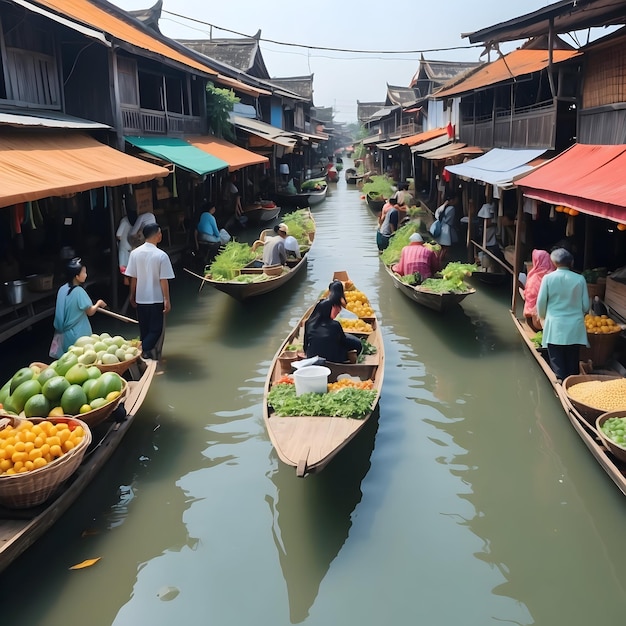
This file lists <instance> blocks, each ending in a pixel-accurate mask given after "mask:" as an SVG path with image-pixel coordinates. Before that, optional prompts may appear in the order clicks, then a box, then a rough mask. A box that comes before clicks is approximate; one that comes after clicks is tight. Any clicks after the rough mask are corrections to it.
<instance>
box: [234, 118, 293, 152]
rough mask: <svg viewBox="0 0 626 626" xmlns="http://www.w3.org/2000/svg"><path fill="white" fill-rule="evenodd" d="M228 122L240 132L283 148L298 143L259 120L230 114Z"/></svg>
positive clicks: (286, 133)
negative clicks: (243, 131) (239, 129)
mask: <svg viewBox="0 0 626 626" xmlns="http://www.w3.org/2000/svg"><path fill="white" fill-rule="evenodd" d="M230 121H231V122H232V123H233V124H234V125H235V126H236V127H237V128H241V130H245V131H246V132H247V133H251V134H252V135H256V136H257V137H260V138H262V139H265V140H266V141H269V142H270V143H275V144H277V145H279V146H283V147H284V148H293V147H294V146H295V145H296V143H298V141H297V139H295V138H294V137H291V136H290V135H289V133H288V131H285V130H283V129H282V128H278V127H277V126H272V125H271V124H266V123H265V122H261V121H260V120H252V119H250V118H247V117H242V116H241V115H233V114H232V113H231V116H230Z"/></svg>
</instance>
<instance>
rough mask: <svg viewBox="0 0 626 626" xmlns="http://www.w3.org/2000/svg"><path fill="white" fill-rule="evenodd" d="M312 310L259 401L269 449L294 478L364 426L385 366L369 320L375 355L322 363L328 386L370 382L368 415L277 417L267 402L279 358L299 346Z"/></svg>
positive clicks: (324, 461) (318, 466)
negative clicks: (347, 380) (340, 380)
mask: <svg viewBox="0 0 626 626" xmlns="http://www.w3.org/2000/svg"><path fill="white" fill-rule="evenodd" d="M337 274H339V275H340V276H342V278H340V279H341V280H343V279H344V277H345V279H346V280H347V274H345V272H340V273H336V276H337ZM314 306H315V305H313V306H311V307H310V308H309V309H308V310H307V311H306V313H305V314H304V315H303V317H302V319H301V320H300V321H299V322H298V323H297V324H296V326H295V327H294V329H293V330H292V331H291V332H290V333H289V335H288V336H287V338H286V339H285V341H283V343H282V345H281V346H280V348H279V349H278V351H277V352H276V354H275V355H274V359H273V361H272V364H271V365H270V368H269V372H268V375H267V378H266V381H265V390H264V398H263V419H264V421H265V427H266V428H267V432H268V435H269V437H270V440H271V441H272V445H273V446H274V449H275V450H276V453H277V454H278V456H279V458H280V460H281V461H282V462H283V463H285V464H287V465H290V466H292V467H295V468H296V475H297V476H299V477H303V476H306V475H308V474H315V473H318V472H320V471H321V470H323V469H324V468H325V467H326V466H327V465H328V464H329V463H330V461H331V460H332V459H333V458H334V457H335V456H336V455H337V454H338V453H339V451H340V450H342V449H343V448H344V447H345V446H346V445H347V444H348V443H349V442H350V441H351V440H352V439H353V438H354V437H355V436H356V435H357V434H358V433H359V431H361V429H362V428H363V427H364V426H365V424H366V423H367V421H368V420H369V419H370V418H371V415H372V413H373V412H374V411H375V410H376V406H377V404H378V400H379V398H380V390H381V387H382V384H383V375H384V365H385V353H384V347H383V339H382V332H381V330H380V327H379V325H378V323H377V320H376V319H375V318H373V319H372V320H371V324H372V326H373V329H374V330H373V332H372V333H370V334H369V335H368V336H367V341H369V343H371V344H372V345H374V346H375V347H376V353H375V354H371V355H367V356H365V357H364V360H363V362H362V363H354V364H352V363H330V362H326V366H327V367H328V368H329V369H330V371H331V373H330V375H329V378H328V380H329V382H335V381H336V380H337V377H338V376H339V375H341V374H349V375H352V376H357V377H359V378H360V379H361V380H367V379H371V380H372V381H373V382H374V390H375V391H376V397H375V400H374V402H373V404H372V410H371V412H370V413H368V414H367V415H366V416H365V417H364V418H363V419H351V418H345V417H331V416H315V417H313V416H309V417H303V416H298V417H295V416H293V417H279V416H277V415H276V414H275V413H274V412H273V409H272V407H271V406H269V404H268V401H267V400H268V394H269V392H270V390H271V388H272V385H273V384H274V383H275V382H276V381H278V380H279V379H280V378H281V376H282V375H283V370H282V367H281V364H280V361H279V357H280V355H281V354H282V353H283V351H284V350H285V347H286V346H287V345H289V344H294V343H302V342H303V339H304V323H305V321H306V320H307V319H308V318H309V316H310V315H311V313H312V312H313V309H314Z"/></svg>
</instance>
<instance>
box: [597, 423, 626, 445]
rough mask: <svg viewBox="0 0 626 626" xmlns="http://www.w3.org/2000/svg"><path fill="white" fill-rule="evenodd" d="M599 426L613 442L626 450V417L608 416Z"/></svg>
mask: <svg viewBox="0 0 626 626" xmlns="http://www.w3.org/2000/svg"><path fill="white" fill-rule="evenodd" d="M601 428H602V432H603V433H604V434H605V435H606V436H607V437H608V438H609V439H610V440H611V441H613V443H616V444H617V445H618V446H619V447H620V448H624V449H625V450H626V417H609V418H608V419H607V420H605V421H604V423H603V424H602V427H601Z"/></svg>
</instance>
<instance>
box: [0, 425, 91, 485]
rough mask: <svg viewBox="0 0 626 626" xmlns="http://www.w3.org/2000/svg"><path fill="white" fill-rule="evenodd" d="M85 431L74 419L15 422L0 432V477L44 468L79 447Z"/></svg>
mask: <svg viewBox="0 0 626 626" xmlns="http://www.w3.org/2000/svg"><path fill="white" fill-rule="evenodd" d="M85 434H86V429H85V427H83V426H82V425H81V423H79V422H77V421H75V420H66V421H61V420H57V421H48V420H42V421H40V422H31V421H30V420H16V424H15V425H12V424H11V425H8V426H6V427H5V428H3V429H2V430H0V476H10V475H13V474H22V473H24V472H30V471H32V470H36V469H39V468H41V467H45V466H46V465H48V463H52V462H53V461H54V460H55V459H58V458H60V457H62V456H63V455H64V454H66V453H67V452H69V451H70V450H73V449H74V448H76V447H77V446H78V445H79V444H80V443H81V441H82V440H83V438H84V437H85Z"/></svg>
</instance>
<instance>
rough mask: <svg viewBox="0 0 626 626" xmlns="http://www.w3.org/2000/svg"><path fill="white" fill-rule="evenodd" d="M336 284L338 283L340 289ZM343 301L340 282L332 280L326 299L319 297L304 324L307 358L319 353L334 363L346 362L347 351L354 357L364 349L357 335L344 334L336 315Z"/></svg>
mask: <svg viewBox="0 0 626 626" xmlns="http://www.w3.org/2000/svg"><path fill="white" fill-rule="evenodd" d="M335 283H339V285H340V286H341V289H339V287H338V286H337V285H335ZM343 304H345V299H344V298H343V284H342V283H341V281H333V282H332V283H331V284H330V286H329V295H328V298H324V299H323V300H320V301H319V302H318V303H317V304H316V305H315V308H314V309H313V313H311V316H310V317H309V319H308V320H307V321H306V323H305V324H304V350H305V352H306V356H307V357H314V356H319V357H322V358H324V359H326V360H327V361H331V362H333V363H346V362H347V361H348V360H349V358H348V353H349V352H356V354H357V356H358V355H359V354H360V353H361V351H362V350H363V344H362V343H361V340H360V339H359V338H358V337H355V336H354V335H351V334H349V333H345V332H344V330H343V328H342V326H341V324H340V323H339V322H338V321H337V320H335V317H336V316H337V315H338V314H339V312H340V311H341V308H342V306H343Z"/></svg>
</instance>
